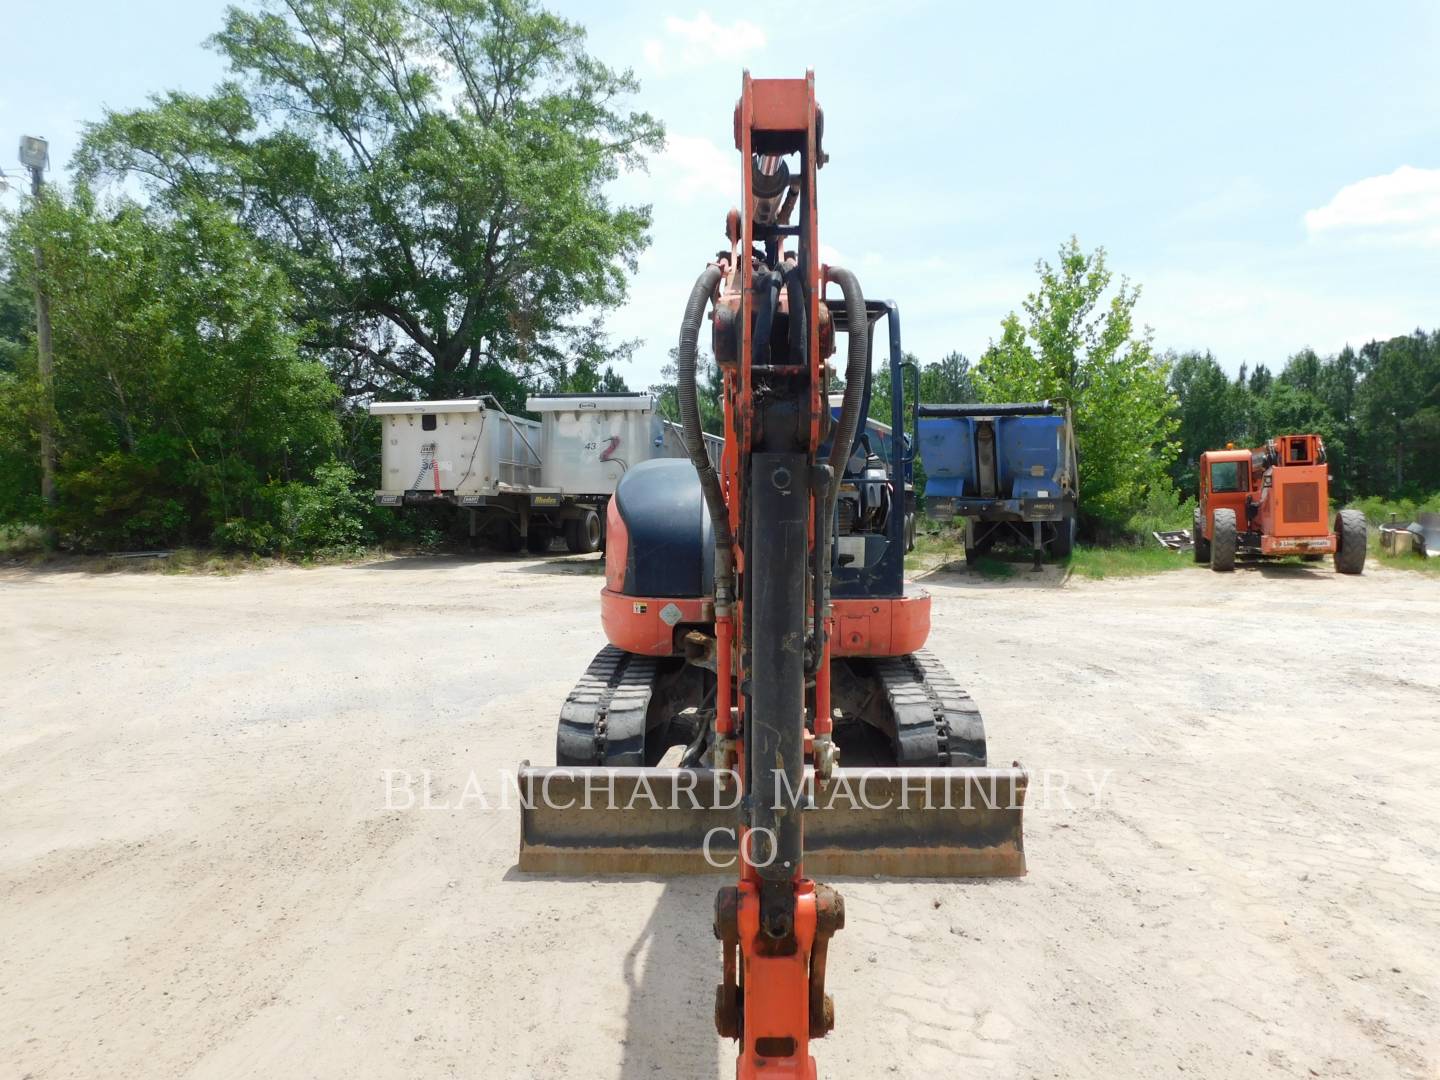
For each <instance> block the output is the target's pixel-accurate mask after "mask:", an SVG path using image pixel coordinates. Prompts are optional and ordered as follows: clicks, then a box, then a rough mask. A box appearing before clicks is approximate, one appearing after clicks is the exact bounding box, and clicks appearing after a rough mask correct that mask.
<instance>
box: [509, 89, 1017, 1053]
mask: <svg viewBox="0 0 1440 1080" xmlns="http://www.w3.org/2000/svg"><path fill="white" fill-rule="evenodd" d="M735 146H736V149H737V150H739V152H740V166H741V168H740V188H741V202H740V207H741V208H740V209H732V210H731V211H730V212H729V215H728V217H727V220H726V225H725V238H726V242H727V243H726V247H725V250H723V251H721V252H720V253H719V255H717V256H716V257H715V259H714V260H713V261H711V262H710V263H709V264H708V265H707V266H706V267H705V269H704V270H703V272H702V273H701V274H700V276H699V278H698V279H697V281H696V282H695V285H694V287H693V289H692V290H691V293H690V297H689V301H688V303H687V304H686V308H685V314H684V318H683V321H682V324H681V330H680V340H679V349H678V352H677V364H676V367H677V373H678V399H679V411H680V422H681V425H682V427H683V430H684V436H685V442H686V447H687V451H688V454H689V458H690V460H689V461H685V460H657V461H653V462H647V463H645V464H644V465H640V466H637V467H635V468H632V469H631V470H629V471H628V472H627V473H626V475H625V477H624V478H623V480H622V481H621V483H620V485H619V486H618V488H617V490H616V493H615V497H614V499H613V500H612V501H611V503H610V508H609V520H608V531H607V536H608V543H607V548H606V554H605V586H604V589H603V590H602V592H601V614H602V622H603V625H604V628H605V632H606V636H607V638H608V639H609V642H610V644H608V645H607V646H606V647H605V648H604V649H602V650H601V652H600V653H599V655H597V656H596V658H595V660H594V662H592V664H591V665H590V668H589V669H588V670H587V671H586V673H585V675H584V677H582V679H581V680H580V682H579V684H578V685H577V686H576V687H575V689H574V690H573V691H572V692H571V694H570V695H569V697H568V698H567V700H566V702H565V704H564V706H563V707H562V709H561V713H560V720H559V725H558V730H557V737H556V759H557V761H556V765H555V766H553V767H549V766H546V767H534V768H532V767H529V766H528V765H527V766H525V767H523V768H522V770H521V774H520V778H521V795H522V811H521V813H522V817H521V848H520V869H521V870H522V871H527V872H550V873H557V872H558V873H564V874H568V875H575V874H583V873H646V874H656V873H688V872H696V871H698V872H707V871H708V872H716V871H717V870H718V869H720V868H724V867H732V868H734V872H737V873H738V881H736V882H735V884H732V885H727V886H725V887H722V888H721V889H720V891H719V894H718V896H717V898H716V904H715V911H714V921H713V929H714V932H715V935H716V937H717V938H718V939H719V940H720V943H721V948H722V980H721V982H720V984H719V987H718V989H717V993H716V1005H715V1020H716V1027H717V1030H718V1031H719V1033H720V1034H721V1035H722V1036H725V1037H729V1038H734V1039H736V1040H738V1042H739V1051H738V1056H737V1061H736V1076H737V1077H738V1078H739V1080H751V1078H760V1077H764V1078H772V1080H779V1078H806V1080H813V1078H814V1077H815V1076H816V1065H815V1060H814V1058H813V1057H812V1056H811V1054H810V1040H811V1039H813V1038H819V1037H820V1036H823V1035H825V1034H826V1033H827V1032H828V1031H830V1029H831V1028H832V1026H833V1025H834V1006H833V1003H832V1001H831V998H830V996H829V995H828V994H827V993H826V992H825V969H826V956H827V951H828V946H829V941H830V938H831V936H832V935H833V934H834V933H835V932H836V931H837V930H839V929H841V928H842V927H843V925H844V913H845V909H844V904H843V901H842V899H841V897H840V895H839V893H838V892H836V891H835V890H834V889H832V888H830V887H827V886H825V885H822V884H819V883H817V882H816V881H815V880H814V879H812V878H811V877H810V876H809V874H810V873H812V872H818V873H863V874H866V875H867V876H869V875H874V874H888V875H896V876H924V877H937V876H949V877H960V876H1016V875H1019V874H1022V873H1023V872H1024V865H1025V864H1024V850H1023V843H1022V830H1021V813H1022V809H1023V804H1024V798H1025V788H1026V776H1025V773H1024V771H1023V770H1021V769H1020V768H1019V766H1018V765H1016V766H1012V767H1009V768H990V767H989V766H988V762H987V760H986V744H985V731H984V726H983V723H982V721H981V718H980V713H979V710H978V709H977V708H976V707H975V705H974V703H973V702H972V701H971V700H970V698H969V697H968V695H966V694H965V692H964V691H963V690H962V689H961V688H960V686H959V684H958V683H957V682H956V681H955V680H954V679H953V678H951V676H950V675H949V674H948V673H947V672H946V670H945V668H944V666H943V665H942V664H941V663H940V662H939V661H938V660H937V659H936V658H935V657H934V656H932V655H930V654H929V653H927V652H925V651H924V648H923V647H924V644H925V640H926V637H927V636H928V633H929V629H930V598H929V597H928V596H927V595H925V594H924V593H923V592H921V591H919V590H912V591H910V592H908V593H907V591H906V589H905V585H904V580H903V573H904V564H903V558H904V548H905V524H906V523H905V520H904V518H905V506H906V501H905V492H904V484H905V468H904V466H905V465H907V464H908V463H909V455H910V453H911V451H910V449H909V447H908V445H907V444H906V442H905V440H904V434H903V433H904V430H905V425H904V415H903V412H902V410H903V404H902V390H903V384H904V370H903V369H904V367H905V364H904V361H903V352H902V350H901V347H900V336H899V335H900V331H899V314H898V309H897V308H896V306H895V305H894V304H893V303H890V302H875V301H867V300H866V299H865V297H864V295H863V294H862V292H861V289H860V284H859V282H858V281H857V280H856V278H855V276H854V275H853V274H852V273H850V272H848V271H846V270H843V269H841V268H839V267H834V266H826V265H823V264H822V262H821V259H820V245H819V231H818V217H817V205H816V174H817V172H818V171H819V169H820V167H821V166H822V165H823V164H824V163H825V162H826V160H827V155H826V154H825V151H824V146H823V119H822V114H821V111H820V109H819V107H818V106H817V104H816V101H815V84H814V76H813V73H807V75H806V77H805V78H803V79H752V78H751V77H750V75H749V73H748V72H747V73H746V74H745V76H744V79H743V82H742V87H741V95H740V101H739V104H738V105H737V106H736V108H735ZM832 288H833V290H835V291H837V292H838V295H827V289H832ZM707 310H708V311H709V312H710V315H709V322H710V339H711V345H712V348H713V350H714V355H715V358H716V361H717V362H718V363H719V365H720V368H721V371H722V373H723V394H724V402H723V404H724V417H725V420H724V423H725V429H724V435H725V441H724V450H723V453H722V454H721V455H720V458H719V462H718V465H717V463H716V462H714V461H712V459H711V457H710V456H709V454H707V449H706V446H705V442H704V439H703V433H702V431H701V426H700V413H699V409H698V400H697V386H696V366H697V362H696V357H697V353H698V347H699V339H700V332H701V329H702V325H703V324H704V323H705V321H706V315H707ZM881 320H884V321H885V322H886V324H887V328H888V338H889V354H890V355H889V362H890V372H891V386H892V390H893V394H892V410H893V411H892V416H891V419H892V421H893V422H892V424H891V425H890V426H889V431H888V437H889V438H890V439H892V440H893V442H892V443H891V445H889V446H888V447H887V448H885V449H886V450H887V451H888V460H889V464H890V469H889V473H888V479H886V472H885V469H884V467H883V465H880V464H877V462H879V461H880V459H881V455H880V454H879V453H878V452H877V448H876V447H875V446H874V445H873V443H872V442H871V441H870V439H871V436H870V434H867V433H866V431H865V424H864V420H865V418H866V416H867V414H868V411H869V405H870V394H871V375H870V363H871V351H872V342H873V341H874V338H875V334H874V333H873V330H874V328H875V327H876V325H877V324H879V322H880V321H881ZM840 334H844V336H845V338H846V352H845V355H846V363H845V367H844V371H843V378H844V381H845V391H844V396H843V401H842V403H841V405H840V407H839V410H838V417H836V416H834V415H832V407H831V404H830V400H829V396H828V391H829V389H830V385H831V380H832V379H833V378H834V377H835V374H836V373H835V372H834V371H833V370H832V368H831V366H830V363H829V362H828V361H829V358H830V357H831V356H832V355H834V353H835V351H836V346H835V343H836V338H837V336H838V335H840ZM877 437H878V436H877ZM842 494H843V495H844V497H845V498H846V499H848V500H849V505H850V507H851V510H852V512H850V513H845V514H842V513H840V512H838V511H837V503H838V502H840V501H841V496H842ZM855 505H859V506H861V507H862V508H863V509H864V511H865V512H864V513H854V512H853V508H854V506H855ZM842 755H843V757H844V759H845V761H846V763H847V764H846V767H845V768H841V767H840V766H839V760H840V758H841V756H842Z"/></svg>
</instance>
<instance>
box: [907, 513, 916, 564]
mask: <svg viewBox="0 0 1440 1080" xmlns="http://www.w3.org/2000/svg"><path fill="white" fill-rule="evenodd" d="M915 517H916V514H915V511H913V510H911V511H910V512H909V513H907V514H906V515H905V552H906V554H907V555H908V554H909V553H910V552H912V551H914V550H915Z"/></svg>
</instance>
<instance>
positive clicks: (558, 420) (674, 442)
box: [525, 394, 724, 499]
mask: <svg viewBox="0 0 1440 1080" xmlns="http://www.w3.org/2000/svg"><path fill="white" fill-rule="evenodd" d="M525 408H527V409H528V410H530V411H531V412H533V413H538V414H539V415H540V429H541V434H540V459H541V461H542V462H543V465H542V468H541V472H542V476H543V477H544V483H545V485H546V486H547V487H554V488H557V489H559V490H560V491H563V492H566V493H567V494H571V495H577V496H585V497H595V498H605V499H608V498H609V497H610V496H611V495H613V494H614V493H615V485H616V484H618V483H619V482H620V478H621V477H622V476H624V475H625V472H626V470H627V469H629V468H631V467H632V466H634V465H638V464H639V463H640V462H642V461H649V460H650V459H651V458H657V457H665V458H673V457H685V456H686V454H685V440H684V437H683V436H682V434H681V431H680V427H679V425H677V424H674V423H672V422H670V421H668V420H666V419H664V418H663V417H662V416H660V414H659V413H658V412H657V411H656V401H655V396H654V395H653V394H535V395H533V396H531V397H530V398H529V399H528V400H527V401H526V402H525ZM705 442H706V450H707V452H708V453H709V454H710V457H711V460H712V461H714V462H715V464H716V465H717V466H718V465H719V453H720V448H721V447H722V446H723V445H724V440H722V439H720V438H718V437H716V436H714V435H707V436H705Z"/></svg>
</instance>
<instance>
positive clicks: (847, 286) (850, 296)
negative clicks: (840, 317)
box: [827, 266, 870, 514]
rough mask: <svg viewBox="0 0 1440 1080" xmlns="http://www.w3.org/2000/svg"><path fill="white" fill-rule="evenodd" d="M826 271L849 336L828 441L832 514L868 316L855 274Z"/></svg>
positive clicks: (853, 418) (862, 367)
mask: <svg viewBox="0 0 1440 1080" xmlns="http://www.w3.org/2000/svg"><path fill="white" fill-rule="evenodd" d="M829 274H830V280H831V281H833V282H835V284H836V285H839V286H840V292H841V294H842V295H844V297H845V321H846V324H847V331H848V332H847V335H846V336H847V337H848V338H849V339H850V355H849V358H848V360H847V362H846V365H845V401H844V404H842V405H841V406H840V423H839V426H838V427H837V429H836V431H835V441H834V442H833V443H831V444H830V468H831V469H832V470H833V474H832V475H833V480H832V481H831V484H830V500H829V502H830V507H829V511H828V512H827V514H833V513H834V512H835V500H836V499H837V498H838V497H839V495H840V478H841V477H842V476H844V475H845V462H846V461H848V460H849V458H850V451H851V449H852V448H853V447H854V445H855V432H856V430H857V429H858V428H859V426H860V406H861V404H862V403H863V401H864V398H865V383H866V379H867V376H868V375H869V372H870V318H869V316H868V315H867V314H866V312H865V296H864V294H863V293H861V291H860V282H859V281H857V280H856V279H855V275H854V274H852V273H851V272H850V271H849V270H842V269H840V268H839V267H835V266H832V267H830V269H829Z"/></svg>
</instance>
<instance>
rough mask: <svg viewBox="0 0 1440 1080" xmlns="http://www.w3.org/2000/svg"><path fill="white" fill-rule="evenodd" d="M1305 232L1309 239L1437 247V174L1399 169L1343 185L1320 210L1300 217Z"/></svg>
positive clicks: (1439, 198)
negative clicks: (1352, 239) (1326, 237)
mask: <svg viewBox="0 0 1440 1080" xmlns="http://www.w3.org/2000/svg"><path fill="white" fill-rule="evenodd" d="M1305 228H1306V229H1307V230H1308V231H1309V233H1310V235H1311V236H1320V235H1323V234H1327V233H1330V234H1341V235H1347V236H1354V237H1357V238H1360V239H1367V240H1384V241H1390V242H1393V243H1401V244H1418V245H1421V246H1424V247H1440V169H1417V168H1415V167H1414V166H1411V165H1402V166H1400V168H1398V169H1396V170H1395V171H1394V172H1392V173H1386V174H1385V175H1384V176H1370V177H1367V178H1365V179H1364V180H1357V181H1356V182H1355V183H1353V184H1347V185H1346V186H1345V187H1343V188H1341V189H1340V190H1339V191H1337V192H1336V193H1335V196H1334V198H1332V199H1331V200H1330V201H1329V202H1328V203H1326V204H1325V205H1324V206H1322V207H1320V208H1319V209H1317V210H1311V211H1309V212H1308V213H1306V215H1305Z"/></svg>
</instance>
